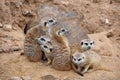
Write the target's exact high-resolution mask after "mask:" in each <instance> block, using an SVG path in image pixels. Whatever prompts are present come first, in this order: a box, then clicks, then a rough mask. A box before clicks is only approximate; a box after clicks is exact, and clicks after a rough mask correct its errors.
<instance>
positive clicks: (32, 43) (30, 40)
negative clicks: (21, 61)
mask: <svg viewBox="0 0 120 80" xmlns="http://www.w3.org/2000/svg"><path fill="white" fill-rule="evenodd" d="M54 25H56V20H54V19H51V17H45V18H42V19H41V21H40V24H38V25H36V26H34V27H32V28H31V29H30V30H29V31H28V32H27V34H26V36H25V41H24V54H25V55H26V56H27V58H28V59H29V61H34V62H36V61H40V60H41V58H42V51H41V49H40V47H39V44H38V42H36V41H37V40H36V39H37V38H39V37H40V36H43V35H45V34H46V33H49V32H47V31H49V29H50V28H52V26H54Z"/></svg>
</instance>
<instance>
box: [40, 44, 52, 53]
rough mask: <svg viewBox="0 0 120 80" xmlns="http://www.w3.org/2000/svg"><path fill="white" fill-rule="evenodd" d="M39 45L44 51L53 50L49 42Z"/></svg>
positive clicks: (49, 51)
mask: <svg viewBox="0 0 120 80" xmlns="http://www.w3.org/2000/svg"><path fill="white" fill-rule="evenodd" d="M40 46H41V49H42V51H43V52H45V53H51V52H52V51H53V46H52V45H51V44H43V45H40Z"/></svg>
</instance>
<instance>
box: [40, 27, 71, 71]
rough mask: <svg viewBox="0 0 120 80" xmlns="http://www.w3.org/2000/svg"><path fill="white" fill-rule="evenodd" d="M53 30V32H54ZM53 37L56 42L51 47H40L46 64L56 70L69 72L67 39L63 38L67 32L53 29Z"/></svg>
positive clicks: (61, 29)
mask: <svg viewBox="0 0 120 80" xmlns="http://www.w3.org/2000/svg"><path fill="white" fill-rule="evenodd" d="M54 30H55V31H54ZM53 31H54V33H53V37H54V38H55V39H56V42H55V43H53V44H52V46H53V47H52V48H51V45H47V44H46V45H42V49H43V51H44V52H45V55H46V56H47V58H48V63H47V64H52V67H53V68H55V69H57V70H70V69H71V65H70V48H69V43H68V40H67V38H66V37H65V36H64V34H65V33H67V32H68V31H67V30H66V29H65V28H57V29H53Z"/></svg>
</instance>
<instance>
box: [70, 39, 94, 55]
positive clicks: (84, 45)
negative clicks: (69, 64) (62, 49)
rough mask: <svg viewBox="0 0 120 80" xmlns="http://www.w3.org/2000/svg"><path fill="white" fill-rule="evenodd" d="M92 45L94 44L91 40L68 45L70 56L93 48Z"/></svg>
mask: <svg viewBox="0 0 120 80" xmlns="http://www.w3.org/2000/svg"><path fill="white" fill-rule="evenodd" d="M94 44H95V42H94V41H93V40H91V39H83V40H81V41H80V43H74V44H72V45H70V49H71V54H74V53H77V52H83V51H86V50H90V49H92V48H93V47H94Z"/></svg>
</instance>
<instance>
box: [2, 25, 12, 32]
mask: <svg viewBox="0 0 120 80" xmlns="http://www.w3.org/2000/svg"><path fill="white" fill-rule="evenodd" d="M3 30H5V31H10V32H11V31H12V25H10V24H5V25H4V26H3Z"/></svg>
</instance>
